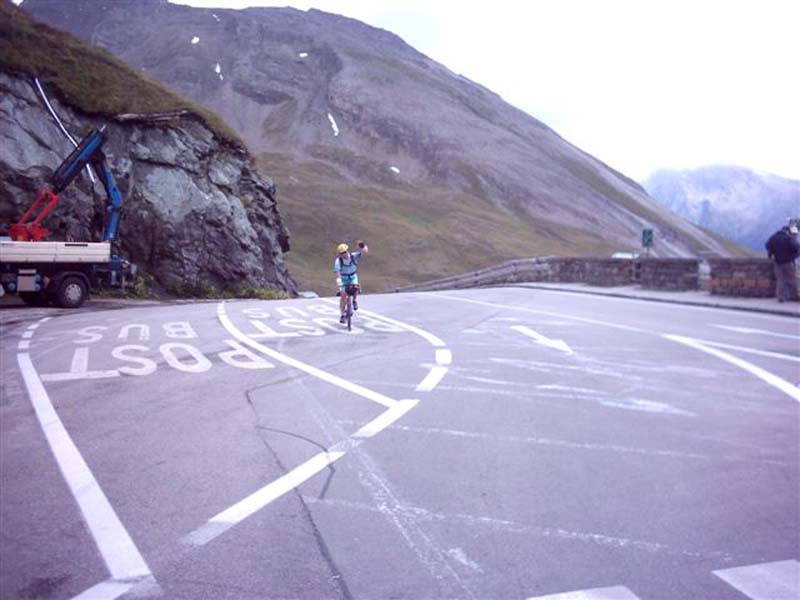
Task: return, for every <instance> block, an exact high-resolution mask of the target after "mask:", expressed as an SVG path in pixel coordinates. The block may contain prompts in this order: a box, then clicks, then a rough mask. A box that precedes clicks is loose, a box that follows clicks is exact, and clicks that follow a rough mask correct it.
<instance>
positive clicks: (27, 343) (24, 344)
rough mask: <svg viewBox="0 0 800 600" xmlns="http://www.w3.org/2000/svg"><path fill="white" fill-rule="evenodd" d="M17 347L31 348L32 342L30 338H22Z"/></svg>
mask: <svg viewBox="0 0 800 600" xmlns="http://www.w3.org/2000/svg"><path fill="white" fill-rule="evenodd" d="M17 347H18V349H20V350H29V349H30V347H31V343H30V341H29V340H22V341H20V343H19V344H18V346H17Z"/></svg>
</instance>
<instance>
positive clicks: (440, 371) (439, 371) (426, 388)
mask: <svg viewBox="0 0 800 600" xmlns="http://www.w3.org/2000/svg"><path fill="white" fill-rule="evenodd" d="M445 375H447V367H442V366H439V365H434V366H433V367H431V370H430V371H428V374H427V375H426V376H425V379H423V380H422V381H420V382H419V385H417V387H416V391H418V392H432V391H433V390H434V388H436V386H437V385H439V383H441V381H442V379H444V376H445Z"/></svg>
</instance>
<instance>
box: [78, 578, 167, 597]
mask: <svg viewBox="0 0 800 600" xmlns="http://www.w3.org/2000/svg"><path fill="white" fill-rule="evenodd" d="M148 581H149V582H155V579H154V578H152V577H147V578H143V579H139V580H134V581H115V580H113V579H108V580H107V581H103V582H101V583H98V584H97V585H95V586H92V587H90V588H89V589H88V590H86V591H84V592H83V593H81V594H78V595H77V596H74V597H73V598H72V600H114V599H115V598H119V597H120V596H122V595H123V594H126V593H127V592H129V591H130V590H132V589H133V588H135V587H137V586H139V585H141V584H142V583H145V582H148Z"/></svg>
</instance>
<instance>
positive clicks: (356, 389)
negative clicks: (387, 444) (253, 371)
mask: <svg viewBox="0 0 800 600" xmlns="http://www.w3.org/2000/svg"><path fill="white" fill-rule="evenodd" d="M217 318H218V319H219V321H220V323H222V326H223V327H224V328H225V329H226V330H227V331H228V333H230V334H231V335H232V336H233V337H235V338H236V339H237V340H239V341H240V342H242V343H243V344H247V345H248V346H250V347H251V348H254V349H256V350H258V351H259V352H262V353H263V354H266V355H267V356H269V357H270V358H273V359H275V360H277V361H278V362H282V363H283V364H285V365H288V366H290V367H292V368H294V369H298V370H300V371H303V372H305V373H308V374H309V375H312V376H314V377H317V378H318V379H322V380H323V381H326V382H328V383H330V384H331V385H335V386H337V387H340V388H342V389H345V390H347V391H348V392H352V393H354V394H356V395H358V396H361V397H362V398H366V399H367V400H372V401H373V402H377V403H378V404H380V405H382V406H385V407H387V408H392V407H394V406H395V405H396V404H397V400H394V399H393V398H389V397H388V396H384V395H383V394H379V393H378V392H374V391H372V390H369V389H367V388H365V387H363V386H360V385H358V384H357V383H352V382H350V381H347V380H346V379H343V378H341V377H339V376H338V375H333V374H332V373H328V372H327V371H323V370H322V369H318V368H317V367H314V366H312V365H308V364H306V363H304V362H302V361H299V360H297V359H294V358H292V357H291V356H287V355H285V354H282V353H280V352H278V351H277V350H273V349H272V348H270V347H269V346H265V345H264V344H261V343H259V342H257V341H255V340H254V339H252V338H251V337H249V336H247V335H246V334H244V333H242V332H241V331H240V330H239V329H238V328H237V327H236V325H234V324H233V321H231V320H230V317H228V313H227V312H225V303H224V302H220V303H219V304H218V305H217Z"/></svg>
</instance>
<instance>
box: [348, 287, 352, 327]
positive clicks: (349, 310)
mask: <svg viewBox="0 0 800 600" xmlns="http://www.w3.org/2000/svg"><path fill="white" fill-rule="evenodd" d="M352 329H353V297H352V296H348V297H347V331H352Z"/></svg>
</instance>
